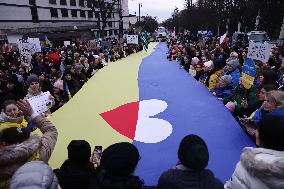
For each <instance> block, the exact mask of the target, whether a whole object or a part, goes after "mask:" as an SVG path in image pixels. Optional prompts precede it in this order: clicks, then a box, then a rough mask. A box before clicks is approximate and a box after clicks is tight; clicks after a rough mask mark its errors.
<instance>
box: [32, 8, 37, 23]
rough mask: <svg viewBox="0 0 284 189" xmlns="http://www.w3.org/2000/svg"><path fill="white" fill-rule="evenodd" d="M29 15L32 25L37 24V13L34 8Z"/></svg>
mask: <svg viewBox="0 0 284 189" xmlns="http://www.w3.org/2000/svg"><path fill="white" fill-rule="evenodd" d="M31 14H32V20H33V23H38V13H37V8H36V6H32V7H31Z"/></svg>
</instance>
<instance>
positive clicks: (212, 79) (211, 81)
mask: <svg viewBox="0 0 284 189" xmlns="http://www.w3.org/2000/svg"><path fill="white" fill-rule="evenodd" d="M213 67H214V68H213V70H212V71H211V72H210V74H209V75H208V77H207V79H206V81H205V85H206V86H207V87H208V90H209V91H212V90H214V88H215V87H216V86H217V84H218V81H219V78H220V77H221V76H222V75H223V68H224V64H223V61H222V60H220V59H217V60H215V61H213Z"/></svg>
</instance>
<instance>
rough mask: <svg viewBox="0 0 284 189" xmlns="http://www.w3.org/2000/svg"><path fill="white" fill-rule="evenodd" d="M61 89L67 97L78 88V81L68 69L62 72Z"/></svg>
mask: <svg viewBox="0 0 284 189" xmlns="http://www.w3.org/2000/svg"><path fill="white" fill-rule="evenodd" d="M63 89H64V92H65V95H66V96H68V98H69V99H70V98H72V97H73V96H74V95H75V94H76V93H77V92H78V91H79V90H80V84H79V81H78V80H77V79H76V78H75V77H74V76H73V73H72V72H71V71H70V70H68V69H67V70H65V72H64V74H63Z"/></svg>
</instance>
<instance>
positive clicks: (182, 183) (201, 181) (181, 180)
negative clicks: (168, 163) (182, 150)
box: [158, 169, 224, 189]
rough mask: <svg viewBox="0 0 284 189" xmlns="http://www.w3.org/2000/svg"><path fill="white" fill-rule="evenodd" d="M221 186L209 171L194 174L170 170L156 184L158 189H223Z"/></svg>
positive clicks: (193, 172)
mask: <svg viewBox="0 0 284 189" xmlns="http://www.w3.org/2000/svg"><path fill="white" fill-rule="evenodd" d="M223 188H224V186H223V184H222V183H221V182H220V181H219V180H218V179H216V178H215V177H214V174H213V173H212V172H211V171H210V170H202V171H201V172H196V171H192V170H180V169H170V170H168V171H166V172H164V173H163V174H162V175H161V177H160V179H159V183H158V189H223Z"/></svg>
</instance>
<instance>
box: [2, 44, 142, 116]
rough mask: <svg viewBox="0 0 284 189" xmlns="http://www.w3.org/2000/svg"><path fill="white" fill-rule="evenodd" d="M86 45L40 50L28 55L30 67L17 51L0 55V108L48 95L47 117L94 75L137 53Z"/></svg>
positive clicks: (134, 47) (120, 47)
mask: <svg viewBox="0 0 284 189" xmlns="http://www.w3.org/2000/svg"><path fill="white" fill-rule="evenodd" d="M87 44H88V43H83V42H81V43H73V44H72V45H69V46H59V47H53V48H43V50H42V52H41V53H35V54H33V55H32V57H31V60H30V63H28V64H27V63H23V62H21V55H20V53H19V51H18V50H17V49H9V48H8V49H4V50H5V51H3V52H0V105H1V107H2V105H3V103H4V102H5V101H6V100H15V101H18V100H20V99H23V98H26V99H28V98H31V97H33V96H37V95H40V94H42V92H47V91H48V92H50V94H51V96H52V97H51V98H53V101H54V104H53V106H52V108H51V113H52V112H54V111H56V110H57V109H59V108H60V107H62V106H63V104H65V103H66V102H67V101H68V100H69V99H70V98H72V97H73V96H74V95H75V94H76V93H77V92H78V91H79V90H80V88H81V87H82V86H83V85H84V84H85V83H86V82H87V81H88V79H90V78H91V77H92V76H93V75H95V73H96V72H97V71H98V70H100V69H102V68H103V67H104V66H107V65H108V62H115V61H117V60H119V59H121V58H124V57H126V56H128V55H130V54H133V53H136V52H138V51H141V50H142V48H143V47H141V46H138V45H127V44H123V45H118V44H116V43H115V44H111V46H110V47H109V48H106V47H92V48H91V47H90V46H89V45H87Z"/></svg>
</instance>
